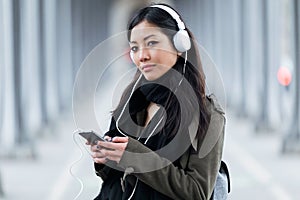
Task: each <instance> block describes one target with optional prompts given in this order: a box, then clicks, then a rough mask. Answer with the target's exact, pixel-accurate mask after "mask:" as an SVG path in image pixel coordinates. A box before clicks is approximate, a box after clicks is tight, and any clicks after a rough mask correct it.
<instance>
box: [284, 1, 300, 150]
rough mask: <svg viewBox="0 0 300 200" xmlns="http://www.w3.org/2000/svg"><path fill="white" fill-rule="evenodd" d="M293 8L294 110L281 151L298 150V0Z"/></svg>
mask: <svg viewBox="0 0 300 200" xmlns="http://www.w3.org/2000/svg"><path fill="white" fill-rule="evenodd" d="M292 7H293V8H294V20H293V21H294V27H295V29H294V30H295V49H294V50H295V51H294V53H295V73H294V75H295V83H296V95H295V100H294V112H293V117H292V123H291V124H290V127H289V129H288V131H287V132H286V133H285V135H284V138H283V142H282V152H283V153H289V152H298V153H299V152H300V127H299V121H300V105H299V102H300V55H299V52H300V14H299V12H300V3H299V1H298V0H294V1H293V6H292Z"/></svg>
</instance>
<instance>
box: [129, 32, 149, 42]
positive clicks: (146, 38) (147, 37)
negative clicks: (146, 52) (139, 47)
mask: <svg viewBox="0 0 300 200" xmlns="http://www.w3.org/2000/svg"><path fill="white" fill-rule="evenodd" d="M153 36H155V35H154V34H151V35H148V36H146V37H145V38H144V41H146V40H148V39H149V38H151V37H153ZM129 43H137V42H136V41H129Z"/></svg>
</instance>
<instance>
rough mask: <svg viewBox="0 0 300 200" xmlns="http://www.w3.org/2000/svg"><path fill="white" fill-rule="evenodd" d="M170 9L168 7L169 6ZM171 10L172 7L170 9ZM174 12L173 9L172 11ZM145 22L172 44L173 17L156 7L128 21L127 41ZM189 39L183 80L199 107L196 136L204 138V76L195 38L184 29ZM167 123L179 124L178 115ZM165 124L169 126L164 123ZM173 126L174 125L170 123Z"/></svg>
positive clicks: (177, 109) (176, 109)
mask: <svg viewBox="0 0 300 200" xmlns="http://www.w3.org/2000/svg"><path fill="white" fill-rule="evenodd" d="M160 5H165V6H169V5H166V4H160ZM169 7H170V6H169ZM171 8H172V7H171ZM172 9H173V8H172ZM173 10H174V9H173ZM143 21H147V22H149V23H152V24H154V25H156V26H158V27H159V28H162V29H161V30H162V32H163V33H165V34H166V35H167V37H168V38H169V39H170V40H171V41H172V44H173V36H174V34H175V33H176V31H178V30H179V28H178V25H177V22H176V20H175V19H173V17H172V16H171V15H170V14H168V13H167V12H166V11H164V10H162V9H160V8H157V7H151V6H148V7H145V8H142V9H140V10H139V11H138V12H137V13H136V14H135V15H134V16H133V17H132V18H131V20H130V21H129V23H128V26H127V31H128V32H127V37H128V40H129V41H130V37H131V30H132V29H133V28H134V27H135V26H136V25H138V24H139V23H141V22H143ZM186 30H187V32H188V34H189V36H190V38H191V43H192V44H191V48H190V49H189V50H188V51H187V55H188V61H187V64H186V69H185V74H184V76H185V79H186V80H187V81H188V82H189V84H190V85H191V86H192V88H193V90H194V92H195V94H196V96H197V100H198V102H197V103H198V105H199V111H200V118H199V128H198V132H197V134H198V136H204V134H205V132H206V128H207V126H208V112H207V109H206V105H205V102H206V95H205V75H204V72H203V69H202V64H201V61H200V54H199V50H198V48H197V44H196V42H195V38H194V36H193V34H192V33H191V32H190V31H189V30H188V29H187V28H186ZM173 45H174V44H173ZM184 55H185V53H183V55H182V56H181V57H179V58H178V60H177V63H176V64H175V65H177V66H178V67H177V68H179V69H177V70H178V71H180V72H182V68H183V64H182V63H184V58H183V57H184ZM140 74H141V72H140V71H139V70H138V69H137V71H136V75H135V77H134V78H133V81H132V82H131V83H130V84H129V86H128V87H127V88H126V89H125V91H124V93H123V95H122V98H121V100H120V103H119V105H118V106H117V108H116V110H115V111H114V112H113V114H116V113H119V112H118V111H119V110H120V109H122V106H124V105H125V102H126V100H127V99H128V98H129V93H130V91H131V90H132V88H133V85H134V83H135V82H136V81H137V79H138V77H139V75H140ZM172 103H174V101H170V102H169V104H172ZM167 107H169V108H171V109H172V112H173V113H179V112H180V107H178V106H177V107H176V106H175V107H174V106H172V105H168V106H167ZM189 109H193V107H189ZM189 111H190V113H192V112H193V110H188V111H186V112H189ZM168 120H169V121H175V123H177V122H178V123H177V124H179V123H180V119H178V114H177V115H176V114H174V115H173V116H170V117H169V118H168ZM166 124H171V123H168V121H166ZM172 124H173V125H174V123H172Z"/></svg>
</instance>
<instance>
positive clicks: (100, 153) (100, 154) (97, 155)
mask: <svg viewBox="0 0 300 200" xmlns="http://www.w3.org/2000/svg"><path fill="white" fill-rule="evenodd" d="M92 157H93V158H105V157H106V154H105V152H103V151H97V152H93V153H92Z"/></svg>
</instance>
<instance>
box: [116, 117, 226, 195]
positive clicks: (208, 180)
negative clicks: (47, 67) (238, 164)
mask: <svg viewBox="0 0 300 200" xmlns="http://www.w3.org/2000/svg"><path fill="white" fill-rule="evenodd" d="M212 117H217V118H218V119H217V123H218V125H214V124H213V125H212V126H211V124H210V127H212V130H210V133H211V132H214V134H217V135H218V136H219V137H218V138H217V140H216V142H215V143H214V145H213V147H212V148H211V150H210V151H208V152H207V153H206V154H205V156H201V153H200V152H201V149H200V146H198V149H197V151H195V150H192V151H187V152H186V153H185V154H189V161H188V164H187V165H186V164H184V163H182V164H183V165H182V166H186V167H183V168H180V167H178V166H175V165H174V164H173V163H172V162H171V161H169V160H167V159H166V158H163V157H160V156H159V155H158V154H156V153H155V152H153V151H151V150H150V149H149V148H147V147H145V146H144V145H143V144H141V143H140V142H139V141H137V140H134V139H132V138H130V139H129V141H128V145H127V149H126V151H125V153H124V154H123V157H122V159H121V161H120V163H119V164H120V165H121V166H122V167H124V168H129V167H131V168H133V171H134V172H133V175H135V176H136V177H137V178H138V179H139V180H140V181H142V182H144V183H145V184H147V185H149V186H151V187H152V188H153V189H155V190H157V191H159V192H161V193H163V194H165V195H167V196H169V197H171V198H172V199H209V198H210V197H211V195H212V192H213V189H214V184H215V180H216V177H217V173H218V170H219V167H220V163H221V157H222V150H223V140H224V123H225V118H224V116H223V115H221V114H219V115H218V116H215V115H214V116H212ZM220 120H221V121H220ZM215 122H216V120H212V121H211V123H215ZM190 148H192V147H190ZM132 152H135V153H139V154H140V153H147V158H146V159H139V158H138V157H135V156H132V154H131V153H132ZM183 157H184V156H182V157H181V158H180V162H181V160H184V159H182V158H183ZM145 162H149V163H150V162H151V163H155V166H156V167H157V168H156V169H158V170H155V171H150V172H145V173H136V172H139V171H140V172H142V170H143V169H140V168H141V167H142V166H145ZM185 162H186V161H185ZM159 166H161V168H159Z"/></svg>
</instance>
